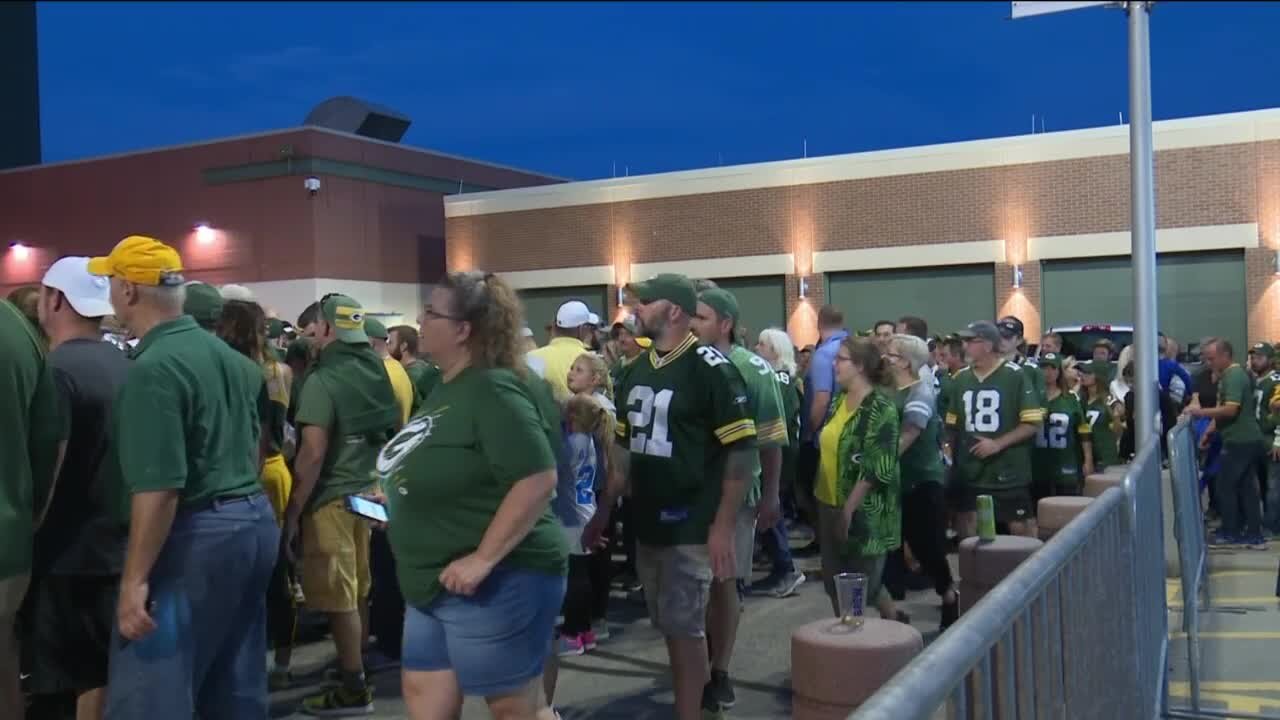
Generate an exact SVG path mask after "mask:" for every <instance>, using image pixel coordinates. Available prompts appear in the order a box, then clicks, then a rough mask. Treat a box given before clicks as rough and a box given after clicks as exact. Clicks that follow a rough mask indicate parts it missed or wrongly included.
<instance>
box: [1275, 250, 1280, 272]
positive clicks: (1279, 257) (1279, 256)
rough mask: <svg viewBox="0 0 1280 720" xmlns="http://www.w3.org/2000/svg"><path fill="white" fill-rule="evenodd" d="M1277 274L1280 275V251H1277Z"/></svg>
mask: <svg viewBox="0 0 1280 720" xmlns="http://www.w3.org/2000/svg"><path fill="white" fill-rule="evenodd" d="M1276 274H1277V275H1280V250H1277V251H1276Z"/></svg>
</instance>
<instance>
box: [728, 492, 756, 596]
mask: <svg viewBox="0 0 1280 720" xmlns="http://www.w3.org/2000/svg"><path fill="white" fill-rule="evenodd" d="M755 552H756V508H754V507H745V506H744V507H743V508H742V509H741V510H739V511H738V517H737V521H736V524H735V525H734V530H733V560H734V570H735V572H736V573H737V574H736V575H734V577H736V578H737V579H739V580H745V581H747V582H748V583H749V582H751V570H752V566H753V565H754V563H753V562H752V559H753V558H752V556H754V555H755Z"/></svg>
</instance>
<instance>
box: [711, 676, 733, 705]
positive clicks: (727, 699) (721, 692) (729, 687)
mask: <svg viewBox="0 0 1280 720" xmlns="http://www.w3.org/2000/svg"><path fill="white" fill-rule="evenodd" d="M707 689H708V691H709V692H710V695H711V699H712V700H714V701H715V703H716V704H717V705H719V706H720V709H721V710H728V709H729V708H731V707H733V706H734V705H736V704H738V696H737V695H736V694H734V692H733V683H732V682H730V681H729V673H727V672H720V671H719V670H712V671H711V682H710V683H707Z"/></svg>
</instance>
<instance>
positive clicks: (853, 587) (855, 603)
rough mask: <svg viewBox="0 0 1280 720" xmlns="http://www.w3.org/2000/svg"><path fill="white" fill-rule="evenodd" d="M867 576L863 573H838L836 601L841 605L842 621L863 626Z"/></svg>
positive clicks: (856, 626) (857, 626)
mask: <svg viewBox="0 0 1280 720" xmlns="http://www.w3.org/2000/svg"><path fill="white" fill-rule="evenodd" d="M866 592H867V576H866V575H863V574H862V573H840V574H839V575H836V603H837V604H838V605H839V606H840V622H841V623H842V624H844V625H849V626H852V627H855V628H860V627H862V622H863V612H864V609H865V606H866Z"/></svg>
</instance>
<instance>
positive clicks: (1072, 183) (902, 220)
mask: <svg viewBox="0 0 1280 720" xmlns="http://www.w3.org/2000/svg"><path fill="white" fill-rule="evenodd" d="M1156 189H1157V194H1158V198H1157V207H1158V212H1157V227H1159V228H1182V227H1198V226H1215V225H1228V224H1235V223H1257V224H1258V227H1259V240H1260V244H1261V247H1260V248H1257V249H1249V250H1248V251H1247V252H1246V253H1245V260H1246V275H1247V281H1246V299H1247V303H1248V306H1249V308H1250V311H1249V321H1248V327H1249V335H1250V339H1251V341H1252V340H1256V339H1260V338H1280V319H1278V316H1280V313H1278V312H1277V311H1280V290H1277V289H1276V287H1275V286H1276V282H1275V279H1276V278H1275V274H1274V267H1275V265H1274V257H1275V248H1276V247H1278V246H1280V141H1275V140H1271V141H1261V142H1257V141H1255V142H1238V143H1235V144H1224V145H1209V146H1202V147H1188V148H1181V149H1171V150H1163V151H1160V152H1158V153H1157V155H1156ZM1128 227H1129V167H1128V157H1127V156H1126V155H1101V156H1095V157H1085V158H1079V159H1067V160H1057V161H1049V162H1031V163H1023V164H1014V165H1002V166H1001V165H998V166H995V167H983V168H974V169H962V170H948V171H939V172H926V173H916V174H903V175H894V176H887V177H871V178H864V179H857V180H847V181H840V182H820V183H812V184H805V185H791V186H783V187H767V188H758V189H750V190H734V191H726V192H716V193H708V194H700V195H684V196H677V197H660V198H654V199H645V200H630V201H624V202H612V203H597V204H590V205H577V206H571V207H558V208H551V209H537V210H522V211H513V212H495V213H492V214H474V215H464V216H460V217H450V218H449V219H448V220H447V223H446V240H447V245H448V247H447V252H448V262H449V265H450V267H451V268H466V267H483V268H484V269H487V270H492V271H498V272H502V271H517V270H534V269H549V268H566V267H575V266H592V265H614V266H615V267H616V268H618V269H619V270H618V272H619V273H620V275H619V276H620V277H622V275H621V274H622V273H625V272H626V270H624V269H623V268H629V266H630V263H651V262H668V261H679V260H689V259H698V258H723V257H732V256H746V255H769V254H778V253H793V254H794V256H795V259H796V260H795V262H796V272H797V274H804V273H807V272H808V270H807V268H808V267H810V265H809V263H810V260H809V257H810V253H811V252H812V251H824V250H852V249H863V248H887V247H902V246H912V245H926V244H938V243H957V242H972V241H987V240H994V239H1002V240H1005V241H1006V248H1007V250H1006V253H1007V255H1008V257H1006V258H1005V262H1004V263H998V264H997V266H996V271H995V284H996V288H997V298H996V307H997V309H998V310H999V311H1000V312H1001V313H1010V314H1016V315H1019V316H1020V317H1021V318H1022V319H1023V320H1024V322H1025V323H1026V325H1027V333H1028V336H1034V335H1036V334H1038V333H1039V331H1040V303H1041V299H1040V267H1039V263H1037V262H1033V261H1032V262H1029V261H1027V259H1026V239H1027V238H1029V237H1049V236H1054V237H1056V236H1064V235H1079V234H1088V233H1106V232H1116V231H1127V229H1128ZM1015 263H1016V264H1020V265H1022V267H1023V287H1022V289H1021V290H1019V291H1014V290H1013V289H1012V287H1011V285H1012V277H1013V267H1012V266H1013V264H1015ZM807 278H808V280H809V289H808V300H807V301H806V302H804V303H802V302H800V301H799V299H798V296H799V291H798V277H797V276H796V275H792V276H788V277H787V279H786V297H787V303H788V308H787V311H788V315H789V317H791V318H792V328H791V329H792V331H793V333H795V334H796V335H797V337H796V339H797V341H800V340H802V339H805V338H807V336H808V334H809V332H810V330H811V329H810V328H807V327H806V326H805V324H804V323H803V322H802V321H801V320H802V318H800V317H799V316H798V313H800V310H801V308H803V306H805V305H811V306H812V307H813V308H815V312H816V307H818V306H819V305H820V304H821V302H822V285H823V278H822V276H821V275H820V274H808V275H807ZM622 279H624V280H625V279H626V278H622ZM614 299H615V298H614V297H613V296H612V295H611V303H612V302H613V300H614ZM800 314H801V315H803V314H804V313H800Z"/></svg>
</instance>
